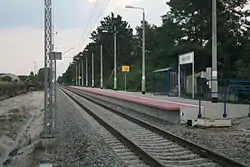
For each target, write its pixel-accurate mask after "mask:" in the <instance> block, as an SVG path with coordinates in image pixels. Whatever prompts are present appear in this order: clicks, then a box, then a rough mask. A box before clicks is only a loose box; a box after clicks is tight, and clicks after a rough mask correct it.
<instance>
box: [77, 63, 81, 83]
mask: <svg viewBox="0 0 250 167" xmlns="http://www.w3.org/2000/svg"><path fill="white" fill-rule="evenodd" d="M80 76H81V61H79V64H78V86H81V78H80Z"/></svg>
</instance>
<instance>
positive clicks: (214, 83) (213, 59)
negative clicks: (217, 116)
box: [212, 0, 218, 103]
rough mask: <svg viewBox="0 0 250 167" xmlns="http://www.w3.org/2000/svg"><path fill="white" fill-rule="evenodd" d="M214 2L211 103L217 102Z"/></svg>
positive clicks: (213, 0) (214, 5) (213, 4)
mask: <svg viewBox="0 0 250 167" xmlns="http://www.w3.org/2000/svg"><path fill="white" fill-rule="evenodd" d="M216 2H217V1H216V0H212V34H213V35H212V102H213V103H217V102H218V81H217V75H218V73H217V15H216V12H217V9H216V8H217V7H216Z"/></svg>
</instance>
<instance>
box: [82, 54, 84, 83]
mask: <svg viewBox="0 0 250 167" xmlns="http://www.w3.org/2000/svg"><path fill="white" fill-rule="evenodd" d="M83 70H84V61H83V59H82V86H84V84H83V82H84V79H83V78H84V77H83V75H84V71H83Z"/></svg>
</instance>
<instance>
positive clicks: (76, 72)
mask: <svg viewBox="0 0 250 167" xmlns="http://www.w3.org/2000/svg"><path fill="white" fill-rule="evenodd" d="M76 86H78V70H77V62H76Z"/></svg>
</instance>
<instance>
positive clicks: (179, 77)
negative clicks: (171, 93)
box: [178, 56, 181, 98]
mask: <svg viewBox="0 0 250 167" xmlns="http://www.w3.org/2000/svg"><path fill="white" fill-rule="evenodd" d="M178 59H179V62H178V97H179V98H180V97H181V65H180V56H179V58H178Z"/></svg>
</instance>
